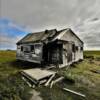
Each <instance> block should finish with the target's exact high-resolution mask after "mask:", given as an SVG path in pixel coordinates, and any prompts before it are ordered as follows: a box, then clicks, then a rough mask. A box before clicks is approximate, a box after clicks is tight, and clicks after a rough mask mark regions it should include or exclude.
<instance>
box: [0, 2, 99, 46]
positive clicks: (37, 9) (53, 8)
mask: <svg viewBox="0 0 100 100" xmlns="http://www.w3.org/2000/svg"><path fill="white" fill-rule="evenodd" d="M0 1H1V4H2V5H1V9H0V12H1V13H0V16H1V17H7V18H10V19H11V20H14V21H16V23H18V24H20V25H23V26H27V27H29V28H31V29H32V31H40V30H44V29H46V28H58V29H61V28H67V27H71V28H72V29H73V30H75V32H77V34H78V35H79V36H80V38H82V39H83V41H84V42H85V43H86V45H87V47H93V46H96V47H100V45H99V42H100V41H97V40H99V36H100V30H99V26H100V20H99V19H100V11H99V9H100V0H0ZM95 18H97V20H93V19H95Z"/></svg>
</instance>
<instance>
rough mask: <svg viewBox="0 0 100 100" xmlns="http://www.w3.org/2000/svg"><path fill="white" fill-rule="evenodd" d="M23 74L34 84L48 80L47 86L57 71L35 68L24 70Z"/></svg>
mask: <svg viewBox="0 0 100 100" xmlns="http://www.w3.org/2000/svg"><path fill="white" fill-rule="evenodd" d="M21 74H22V75H23V76H24V77H25V78H27V79H28V80H29V81H31V82H33V83H34V84H42V83H46V82H47V83H46V86H47V85H48V84H49V83H50V81H51V80H52V79H51V77H52V76H54V75H55V74H56V72H54V71H50V70H42V69H39V68H35V69H28V70H22V71H21ZM49 78H50V79H49Z"/></svg>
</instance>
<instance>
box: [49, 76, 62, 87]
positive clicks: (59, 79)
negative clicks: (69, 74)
mask: <svg viewBox="0 0 100 100" xmlns="http://www.w3.org/2000/svg"><path fill="white" fill-rule="evenodd" d="M63 79H64V77H60V78H57V79H56V80H54V81H52V82H51V85H50V88H52V86H53V85H54V84H55V83H57V82H59V81H61V80H63Z"/></svg>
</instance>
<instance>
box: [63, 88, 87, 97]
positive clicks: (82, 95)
mask: <svg viewBox="0 0 100 100" xmlns="http://www.w3.org/2000/svg"><path fill="white" fill-rule="evenodd" d="M63 90H65V91H68V92H71V93H73V94H76V95H78V96H81V97H86V95H84V94H81V93H79V92H76V91H73V90H70V89H67V88H63Z"/></svg>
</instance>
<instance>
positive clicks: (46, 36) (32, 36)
mask: <svg viewBox="0 0 100 100" xmlns="http://www.w3.org/2000/svg"><path fill="white" fill-rule="evenodd" d="M64 30H69V31H71V32H72V33H73V34H74V35H75V36H76V37H77V38H78V39H79V40H80V38H79V37H78V36H77V35H76V34H75V33H74V32H73V31H72V30H71V29H70V28H67V29H63V30H60V31H57V30H56V29H52V30H45V31H42V32H36V33H29V34H28V35H26V36H25V37H24V38H22V39H21V40H20V41H18V42H17V44H20V43H29V42H39V41H40V42H41V41H42V42H43V41H47V40H49V41H50V40H52V39H54V38H55V37H56V36H57V35H59V34H60V33H61V32H63V31H64ZM80 41H81V42H82V43H83V41H82V40H80Z"/></svg>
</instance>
